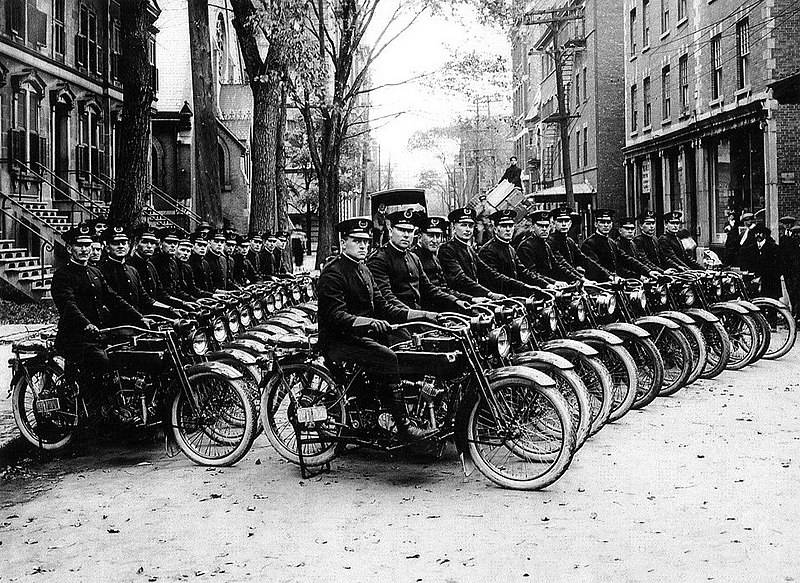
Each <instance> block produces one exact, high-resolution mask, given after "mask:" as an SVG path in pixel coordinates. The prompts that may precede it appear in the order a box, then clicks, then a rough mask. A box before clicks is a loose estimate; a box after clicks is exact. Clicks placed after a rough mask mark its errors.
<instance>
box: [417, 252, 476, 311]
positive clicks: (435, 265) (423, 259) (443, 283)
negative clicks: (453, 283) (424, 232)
mask: <svg viewBox="0 0 800 583" xmlns="http://www.w3.org/2000/svg"><path fill="white" fill-rule="evenodd" d="M412 252H413V253H414V254H415V255H416V256H417V257H418V258H419V262H420V265H422V270H423V271H424V272H425V275H427V276H428V279H429V280H430V282H431V283H432V284H433V285H435V286H438V287H440V288H442V289H444V290H446V291H447V293H449V294H452V295H454V296H455V297H457V298H458V299H459V300H465V301H468V302H471V301H472V297H473V296H471V295H469V294H465V293H463V292H460V291H457V290H454V289H453V288H451V287H449V286H448V285H447V280H446V279H445V277H444V271H443V270H442V264H441V263H439V258H438V257H437V256H436V254H435V253H431V252H430V251H429V250H428V249H425V248H424V247H414V249H412Z"/></svg>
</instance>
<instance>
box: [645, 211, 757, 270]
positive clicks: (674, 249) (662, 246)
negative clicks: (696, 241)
mask: <svg viewBox="0 0 800 583" xmlns="http://www.w3.org/2000/svg"><path fill="white" fill-rule="evenodd" d="M682 224H683V213H682V212H680V211H670V212H668V213H664V233H663V234H662V235H661V236H660V237H659V238H658V250H659V252H660V253H661V256H662V257H663V258H664V263H665V264H666V265H668V266H669V267H673V268H675V269H703V266H702V265H700V264H699V263H697V262H696V261H695V260H694V259H693V258H692V257H690V256H689V254H688V253H687V251H686V248H685V247H684V246H683V243H681V240H680V238H679V237H678V231H680V229H681V225H682ZM753 244H755V241H754V242H753Z"/></svg>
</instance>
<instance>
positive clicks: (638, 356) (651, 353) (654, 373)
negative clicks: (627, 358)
mask: <svg viewBox="0 0 800 583" xmlns="http://www.w3.org/2000/svg"><path fill="white" fill-rule="evenodd" d="M625 348H627V349H628V352H630V353H631V358H633V362H635V363H636V371H637V373H638V374H639V379H638V382H637V383H636V398H635V399H634V401H633V405H631V408H632V409H641V408H642V407H646V406H647V405H649V404H650V403H652V402H653V400H654V399H655V398H656V397H657V396H658V391H659V390H661V383H663V382H664V360H663V359H662V357H661V354H660V353H659V352H658V348H656V345H655V343H654V342H653V341H652V340H651V339H650V338H632V339H631V340H630V341H628V342H626V343H625Z"/></svg>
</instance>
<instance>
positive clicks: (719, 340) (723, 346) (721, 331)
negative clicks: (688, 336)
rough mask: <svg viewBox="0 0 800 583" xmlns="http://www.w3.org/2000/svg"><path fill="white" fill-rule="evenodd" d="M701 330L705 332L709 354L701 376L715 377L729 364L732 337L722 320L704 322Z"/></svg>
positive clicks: (704, 336)
mask: <svg viewBox="0 0 800 583" xmlns="http://www.w3.org/2000/svg"><path fill="white" fill-rule="evenodd" d="M700 332H701V333H702V334H703V339H704V340H705V343H706V350H707V355H708V357H707V358H706V365H705V367H704V368H703V372H702V373H701V374H700V377H701V378H704V379H713V378H716V377H717V376H719V374H720V373H722V371H723V370H725V367H727V366H728V361H729V360H730V358H731V339H730V338H729V337H728V333H727V332H726V331H725V326H723V325H722V323H721V322H702V323H701V324H700Z"/></svg>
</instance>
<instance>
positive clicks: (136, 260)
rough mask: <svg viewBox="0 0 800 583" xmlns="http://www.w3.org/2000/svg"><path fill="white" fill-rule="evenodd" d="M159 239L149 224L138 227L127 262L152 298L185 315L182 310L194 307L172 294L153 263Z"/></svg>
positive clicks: (180, 314) (179, 314) (178, 313)
mask: <svg viewBox="0 0 800 583" xmlns="http://www.w3.org/2000/svg"><path fill="white" fill-rule="evenodd" d="M158 244H159V240H158V235H157V233H156V231H155V230H154V229H152V228H151V227H150V226H148V225H142V226H140V227H139V228H137V229H136V233H135V235H134V249H133V252H132V253H131V254H130V257H128V260H127V263H128V265H130V266H131V267H133V268H134V269H135V270H136V271H137V272H138V273H139V279H140V280H141V282H142V287H144V290H145V291H146V292H147V295H149V296H150V297H151V298H153V299H154V300H156V301H157V302H161V303H162V304H164V305H166V306H169V307H170V308H172V309H173V310H177V315H178V316H181V317H183V315H182V312H184V311H187V310H191V309H192V307H191V306H190V305H188V304H187V303H186V302H183V301H182V300H180V299H178V298H176V297H174V296H170V295H169V294H167V291H166V290H165V289H164V285H163V284H162V283H161V277H160V276H159V274H158V269H156V266H155V265H154V263H153V261H152V260H153V257H154V256H155V253H156V248H157V247H158Z"/></svg>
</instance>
